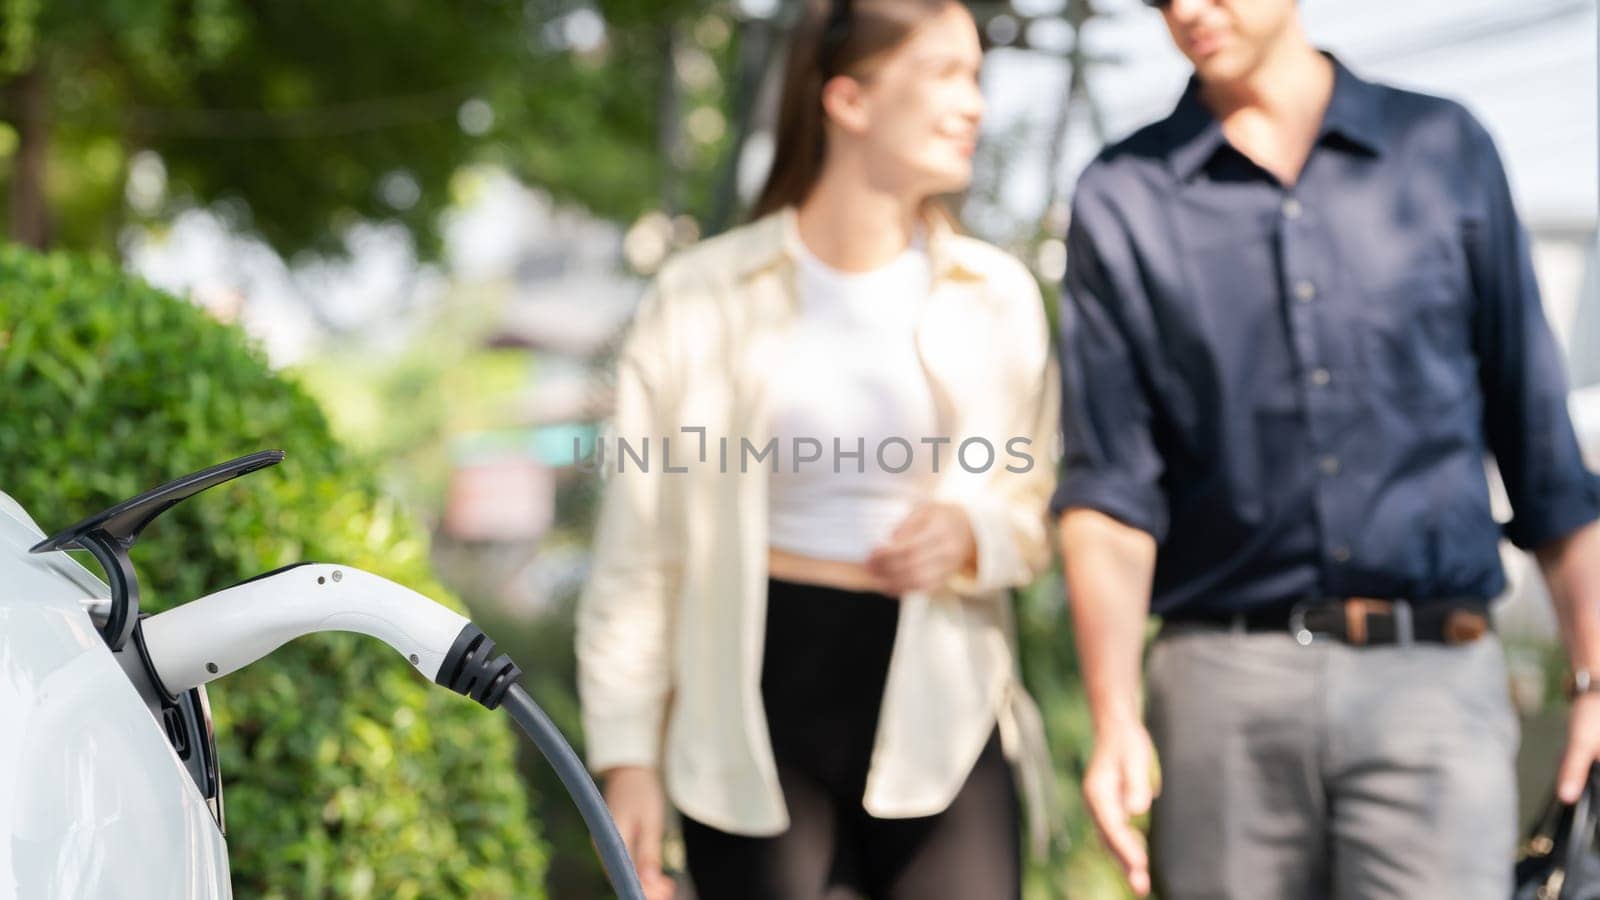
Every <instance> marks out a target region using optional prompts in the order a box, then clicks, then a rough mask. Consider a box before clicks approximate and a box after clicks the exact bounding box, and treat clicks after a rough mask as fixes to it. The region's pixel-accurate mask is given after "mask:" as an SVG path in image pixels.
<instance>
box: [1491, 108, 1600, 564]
mask: <svg viewBox="0 0 1600 900" xmlns="http://www.w3.org/2000/svg"><path fill="white" fill-rule="evenodd" d="M1465 130H1466V144H1467V149H1468V151H1469V153H1470V154H1471V157H1472V160H1473V165H1472V168H1471V175H1472V178H1471V185H1470V188H1469V189H1470V190H1472V191H1474V192H1475V196H1474V197H1473V198H1472V202H1471V203H1470V205H1469V212H1468V215H1467V219H1466V222H1465V228H1464V240H1465V243H1466V249H1467V258H1468V264H1469V268H1470V270H1471V277H1472V286H1473V292H1474V302H1475V307H1474V317H1473V343H1474V345H1475V350H1476V352H1477V356H1478V364H1479V365H1478V377H1479V385H1480V388H1481V390H1482V392H1483V400H1484V430H1485V437H1486V439H1487V442H1488V445H1489V449H1490V451H1491V452H1492V453H1493V454H1494V457H1495V462H1496V463H1497V465H1498V466H1499V469H1500V475H1501V478H1502V479H1503V480H1504V482H1505V486H1506V493H1507V494H1508V495H1509V497H1510V499H1511V508H1512V514H1513V518H1512V520H1511V522H1510V523H1508V524H1507V525H1506V529H1505V533H1506V536H1507V537H1508V538H1510V540H1511V541H1512V543H1514V544H1516V545H1517V546H1519V547H1521V548H1523V549H1535V548H1538V547H1540V546H1542V545H1544V544H1547V543H1549V542H1550V541H1553V540H1556V539H1559V538H1561V537H1564V536H1566V535H1568V534H1570V533H1571V532H1573V531H1574V530H1576V529H1577V528H1579V527H1580V526H1582V525H1585V524H1587V523H1589V522H1592V521H1594V520H1595V519H1596V518H1597V517H1600V483H1597V479H1596V477H1595V475H1594V474H1593V473H1592V472H1590V471H1589V470H1588V469H1587V468H1586V467H1585V466H1584V463H1583V456H1582V453H1581V452H1580V450H1579V446H1578V441H1577V437H1576V436H1575V435H1574V433H1573V428H1572V420H1571V417H1570V416H1569V414H1568V411H1567V380H1566V375H1565V372H1564V371H1563V368H1562V356H1561V352H1560V350H1559V348H1558V347H1557V345H1556V341H1555V338H1554V336H1553V335H1552V334H1551V332H1550V325H1549V323H1548V322H1547V321H1546V319H1545V315H1544V310H1543V308H1542V307H1541V305H1540V302H1539V287H1538V283H1537V282H1536V281H1535V279H1534V273H1533V262H1532V259H1531V256H1530V254H1529V248H1528V237H1527V233H1526V232H1525V231H1524V230H1523V228H1522V225H1521V223H1520V222H1519V221H1518V219H1517V214H1516V209H1515V207H1514V205H1513V203H1512V199H1511V190H1510V186H1509V185H1508V183H1507V181H1506V174H1505V169H1504V167H1503V166H1502V165H1501V162H1500V156H1499V154H1498V153H1497V152H1496V150H1495V147H1494V142H1493V140H1492V139H1491V138H1490V137H1489V134H1488V132H1487V131H1485V130H1484V129H1483V127H1482V126H1481V125H1480V124H1478V123H1477V122H1476V121H1475V120H1473V119H1472V118H1471V117H1470V116H1467V117H1466V119H1465Z"/></svg>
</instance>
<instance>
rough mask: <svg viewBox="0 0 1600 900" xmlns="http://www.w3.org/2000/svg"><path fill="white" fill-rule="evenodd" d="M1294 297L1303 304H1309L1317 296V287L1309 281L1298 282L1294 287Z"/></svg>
mask: <svg viewBox="0 0 1600 900" xmlns="http://www.w3.org/2000/svg"><path fill="white" fill-rule="evenodd" d="M1294 295H1295V297H1296V299H1298V300H1299V301H1300V302H1301V303H1309V302H1310V301H1311V298H1313V297H1315V296H1317V286H1316V285H1314V284H1312V283H1311V282H1309V281H1297V282H1295V285H1294Z"/></svg>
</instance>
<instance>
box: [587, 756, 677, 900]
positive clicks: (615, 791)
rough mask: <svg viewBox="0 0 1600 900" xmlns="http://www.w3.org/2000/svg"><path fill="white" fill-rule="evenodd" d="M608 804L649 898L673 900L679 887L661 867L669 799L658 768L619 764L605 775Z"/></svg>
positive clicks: (641, 884) (648, 899) (645, 894)
mask: <svg viewBox="0 0 1600 900" xmlns="http://www.w3.org/2000/svg"><path fill="white" fill-rule="evenodd" d="M605 783H606V787H605V797H606V806H608V807H610V808H611V818H612V819H615V820H616V823H617V831H619V832H621V833H622V842H623V843H624V844H626V845H627V847H628V856H629V857H631V858H632V859H633V867H634V869H635V871H637V872H638V873H639V884H640V886H641V887H643V888H644V896H645V900H672V898H673V894H674V892H675V891H676V889H677V885H675V884H674V883H673V881H672V879H671V878H670V877H668V876H667V874H666V873H664V872H662V871H661V841H662V835H663V834H664V833H665V831H666V820H667V803H666V798H665V796H664V795H663V794H662V792H661V779H660V778H659V777H658V776H657V775H656V770H655V769H651V768H646V767H644V766H618V767H617V768H615V769H611V770H610V771H608V772H606V775H605Z"/></svg>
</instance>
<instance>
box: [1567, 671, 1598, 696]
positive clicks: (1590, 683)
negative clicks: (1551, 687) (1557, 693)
mask: <svg viewBox="0 0 1600 900" xmlns="http://www.w3.org/2000/svg"><path fill="white" fill-rule="evenodd" d="M1563 689H1564V692H1565V693H1566V695H1567V699H1568V700H1576V699H1578V698H1579V697H1585V696H1589V695H1593V694H1600V668H1586V667H1582V666H1576V667H1574V668H1573V669H1572V671H1571V672H1570V673H1568V674H1567V678H1566V682H1565V684H1564V685H1563Z"/></svg>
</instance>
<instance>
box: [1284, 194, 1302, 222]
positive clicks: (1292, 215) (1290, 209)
mask: <svg viewBox="0 0 1600 900" xmlns="http://www.w3.org/2000/svg"><path fill="white" fill-rule="evenodd" d="M1304 211H1305V210H1304V208H1303V207H1301V206H1300V201H1299V200H1296V199H1295V198H1293V197H1289V198H1287V199H1285V200H1284V201H1283V217H1284V218H1286V219H1298V218H1300V213H1302V212H1304Z"/></svg>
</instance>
